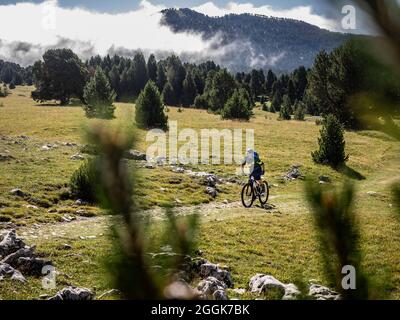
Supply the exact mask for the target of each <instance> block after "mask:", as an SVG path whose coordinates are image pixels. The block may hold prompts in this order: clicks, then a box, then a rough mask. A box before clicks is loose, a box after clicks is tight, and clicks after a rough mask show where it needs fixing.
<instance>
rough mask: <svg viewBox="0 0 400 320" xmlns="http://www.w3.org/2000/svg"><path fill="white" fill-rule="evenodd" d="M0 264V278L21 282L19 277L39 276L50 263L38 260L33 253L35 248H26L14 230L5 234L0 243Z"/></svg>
mask: <svg viewBox="0 0 400 320" xmlns="http://www.w3.org/2000/svg"><path fill="white" fill-rule="evenodd" d="M0 259H1V260H0V264H1V265H2V270H3V271H2V276H8V277H10V278H11V279H16V280H19V281H24V280H25V278H24V280H22V278H23V277H22V278H21V276H22V274H23V275H27V276H41V275H42V269H43V267H44V266H46V265H51V264H52V262H51V261H49V260H45V259H42V258H39V257H38V256H37V254H36V252H35V246H32V247H29V246H26V245H25V243H24V241H23V240H22V239H21V238H19V237H18V236H17V234H16V231H15V230H11V231H9V232H8V233H6V234H5V235H4V236H3V237H2V240H1V242H0Z"/></svg>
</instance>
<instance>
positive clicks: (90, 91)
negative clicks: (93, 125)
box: [83, 67, 115, 119]
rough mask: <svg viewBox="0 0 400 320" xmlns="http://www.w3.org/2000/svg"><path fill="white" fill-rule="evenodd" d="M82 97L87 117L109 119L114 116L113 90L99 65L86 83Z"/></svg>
mask: <svg viewBox="0 0 400 320" xmlns="http://www.w3.org/2000/svg"><path fill="white" fill-rule="evenodd" d="M83 98H84V100H85V105H84V109H85V112H86V116H87V117H88V118H101V119H111V118H113V117H114V110H115V107H114V106H113V102H114V99H115V92H114V91H113V90H112V89H111V86H110V83H109V81H108V78H107V76H106V75H105V73H104V71H103V70H102V69H101V68H100V67H97V68H96V71H95V73H94V76H93V77H92V78H91V79H90V80H89V81H88V83H87V84H86V86H85V88H84V90H83Z"/></svg>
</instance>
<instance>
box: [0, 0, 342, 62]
mask: <svg viewBox="0 0 400 320" xmlns="http://www.w3.org/2000/svg"><path fill="white" fill-rule="evenodd" d="M205 1H206V0H205ZM162 9H165V6H163V5H153V4H152V3H151V2H150V1H149V0H142V1H141V2H140V5H139V8H138V9H136V10H133V11H129V12H124V13H113V14H112V13H99V12H95V11H90V10H88V9H84V8H78V7H75V8H63V7H60V6H59V4H58V2H57V0H47V1H44V2H42V3H38V4H35V3H30V2H24V3H21V2H20V3H17V4H14V5H0V17H1V19H0V30H1V34H0V58H2V59H7V60H11V61H15V62H17V63H20V64H22V65H28V64H32V63H33V62H34V61H35V60H38V59H40V57H41V56H42V54H43V53H44V51H45V50H46V49H48V48H58V47H66V48H70V49H72V50H74V51H75V52H76V53H77V54H78V55H79V56H81V57H82V58H88V57H90V56H92V55H95V54H100V55H105V54H107V53H108V52H126V53H127V54H131V53H132V52H133V51H135V50H138V49H140V50H142V51H144V52H145V53H148V52H154V53H157V52H158V55H159V56H161V55H162V54H164V55H165V53H167V52H168V53H171V52H175V53H177V54H180V55H181V56H184V57H186V58H187V60H189V61H190V60H191V61H193V62H198V61H201V60H205V59H213V60H215V62H217V63H221V64H223V65H227V66H229V65H232V64H233V63H236V62H237V61H236V59H238V58H239V59H246V61H247V62H248V65H250V66H254V67H257V66H259V67H263V66H266V65H272V66H273V65H275V64H276V63H277V62H278V61H279V60H280V59H282V58H283V57H284V54H285V53H279V54H277V55H276V56H270V57H269V56H268V57H266V56H264V55H260V54H258V53H256V52H253V51H254V50H253V49H252V48H251V44H250V43H246V44H245V43H243V41H242V42H238V41H235V42H233V43H231V44H228V45H226V46H224V47H221V46H219V45H215V44H218V43H219V41H220V37H219V36H218V35H216V36H215V37H214V38H213V39H211V40H208V41H205V40H204V39H202V37H201V35H200V34H191V33H174V32H172V31H171V30H170V29H169V28H168V27H166V26H162V25H161V24H160V20H161V18H162V14H161V12H160V11H161V10H162ZM192 9H193V10H196V11H198V12H201V13H204V14H207V15H209V16H223V15H225V14H229V13H236V14H240V13H252V14H262V15H267V16H275V17H285V18H293V19H299V20H303V21H306V22H309V23H312V24H315V25H317V26H319V27H322V28H326V29H331V30H332V29H333V28H334V22H333V21H330V20H327V19H325V18H323V17H321V16H318V15H315V14H313V13H312V12H311V8H310V7H304V6H303V7H296V8H292V9H290V10H275V9H273V8H272V7H271V6H268V5H263V6H259V7H256V6H254V5H253V4H251V3H244V4H238V3H235V2H230V3H229V4H227V5H226V7H218V6H216V5H215V4H213V3H212V2H207V3H204V4H203V5H200V6H198V7H194V8H192ZM237 52H242V53H243V55H242V57H238V55H237ZM194 59H197V61H194ZM232 67H234V65H232Z"/></svg>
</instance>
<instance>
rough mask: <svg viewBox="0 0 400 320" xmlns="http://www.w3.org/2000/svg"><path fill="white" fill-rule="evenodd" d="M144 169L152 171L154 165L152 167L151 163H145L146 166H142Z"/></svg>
mask: <svg viewBox="0 0 400 320" xmlns="http://www.w3.org/2000/svg"><path fill="white" fill-rule="evenodd" d="M144 168H146V169H154V168H155V167H154V165H152V164H151V163H146V164H145V165H144Z"/></svg>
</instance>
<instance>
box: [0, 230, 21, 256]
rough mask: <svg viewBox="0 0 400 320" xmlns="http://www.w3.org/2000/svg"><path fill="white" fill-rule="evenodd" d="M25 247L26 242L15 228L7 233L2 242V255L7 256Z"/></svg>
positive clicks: (0, 245) (0, 246) (0, 253)
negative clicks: (18, 235)
mask: <svg viewBox="0 0 400 320" xmlns="http://www.w3.org/2000/svg"><path fill="white" fill-rule="evenodd" d="M23 247H25V243H24V242H23V241H22V239H21V238H19V237H17V233H16V231H15V229H13V230H11V231H10V232H8V233H6V234H5V235H4V237H3V240H2V241H1V242H0V256H1V257H5V256H7V255H9V254H10V253H13V252H15V251H17V250H19V249H21V248H23Z"/></svg>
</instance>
